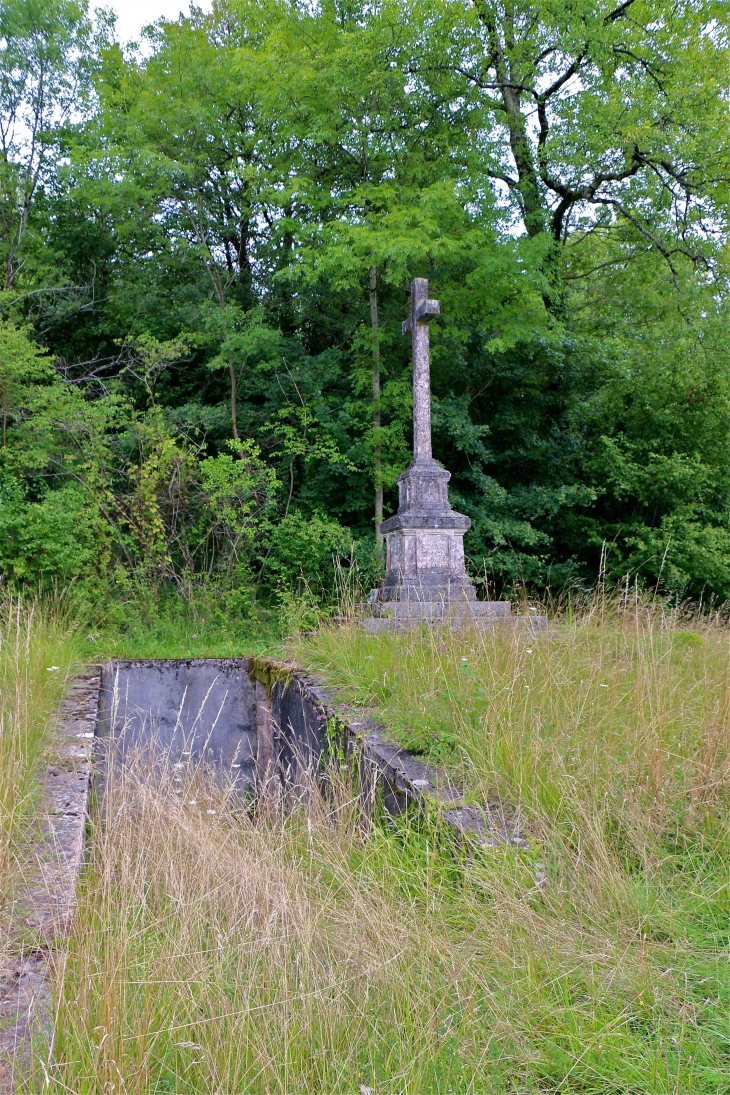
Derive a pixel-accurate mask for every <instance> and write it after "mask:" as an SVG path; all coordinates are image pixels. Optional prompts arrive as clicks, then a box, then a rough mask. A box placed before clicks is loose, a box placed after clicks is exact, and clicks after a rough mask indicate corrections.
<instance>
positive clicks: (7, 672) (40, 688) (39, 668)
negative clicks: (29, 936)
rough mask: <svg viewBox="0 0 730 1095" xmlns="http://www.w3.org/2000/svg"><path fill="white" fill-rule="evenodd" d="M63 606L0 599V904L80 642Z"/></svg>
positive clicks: (28, 819)
mask: <svg viewBox="0 0 730 1095" xmlns="http://www.w3.org/2000/svg"><path fill="white" fill-rule="evenodd" d="M70 619H71V618H70V613H69V612H68V611H67V608H66V606H65V605H64V603H63V602H62V601H59V600H55V601H51V600H46V601H38V600H34V599H32V598H27V599H24V598H21V597H13V596H10V595H6V596H5V597H4V598H3V599H2V600H0V900H1V899H2V897H3V895H4V893H5V892H6V890H7V887H8V886H9V884H10V881H11V878H12V875H13V864H14V859H15V854H16V851H17V848H18V841H19V839H20V838H22V836H23V834H24V831H25V828H26V826H27V825H28V824H29V823H30V821H31V818H32V813H33V810H32V808H33V804H34V802H35V798H36V793H37V791H38V787H39V783H40V780H41V778H42V775H43V772H42V770H41V760H42V757H43V754H44V750H45V749H46V746H47V745H48V742H49V737H48V730H49V720H50V718H51V716H52V715H53V714H54V712H55V711H56V710H57V708H58V705H59V703H60V701H61V698H62V696H63V693H64V691H65V688H66V684H67V680H68V676H69V673H70V672H71V669H72V666H73V664H74V661H75V659H76V658H77V657H78V655H79V650H80V640H79V637H78V635H77V632H76V629H75V628H74V627H73V626H72V625H71V622H70Z"/></svg>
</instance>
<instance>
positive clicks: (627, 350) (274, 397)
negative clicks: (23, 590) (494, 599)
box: [0, 0, 730, 608]
mask: <svg viewBox="0 0 730 1095" xmlns="http://www.w3.org/2000/svg"><path fill="white" fill-rule="evenodd" d="M145 35H146V39H145V49H144V50H140V49H139V48H137V47H136V46H135V45H134V44H131V45H130V44H124V43H121V44H120V43H119V42H117V41H116V40H115V35H114V28H113V21H112V20H111V18H110V17H108V16H100V15H98V14H97V15H96V16H95V17H92V16H90V14H89V11H88V9H87V7H86V5H85V3H83V2H82V0H52V2H50V0H43V2H40V0H38V3H36V2H35V0H33V2H31V0H0V251H2V256H1V258H2V270H3V279H4V291H3V293H2V295H1V296H0V303H1V304H2V326H1V327H0V399H1V400H2V407H1V408H0V409H1V410H2V415H3V420H2V431H3V432H2V448H1V449H0V528H2V530H3V535H2V536H1V537H0V541H1V542H0V572H2V574H3V576H4V578H5V580H6V581H27V580H31V579H33V580H37V579H38V578H39V577H40V578H41V579H42V580H45V581H51V580H56V579H59V578H65V577H70V576H76V577H80V578H82V579H83V580H84V581H87V582H90V583H91V584H94V583H96V584H97V585H99V586H100V587H102V588H105V589H108V588H121V589H126V588H128V586H129V585H130V583H132V584H133V583H135V582H145V583H150V582H152V583H163V584H169V583H173V584H174V585H175V586H176V587H177V588H179V589H180V590H181V591H191V590H193V589H194V588H195V587H196V586H197V585H199V584H201V583H206V582H214V583H218V584H219V585H220V588H221V589H222V590H224V591H227V592H225V595H226V596H230V597H231V598H232V601H231V604H235V605H236V606H238V607H240V608H243V607H245V605H246V604H248V603H250V601H251V599H253V598H254V597H256V596H258V595H260V594H262V593H264V592H266V591H267V590H269V591H270V590H272V589H277V588H278V589H282V588H284V587H287V588H288V587H289V586H290V585H291V583H292V582H295V583H296V582H299V583H301V582H302V581H305V582H309V583H310V584H314V585H315V586H316V587H317V588H318V589H320V588H325V589H326V588H329V589H331V588H332V586H333V584H334V575H333V571H332V567H333V562H332V555H333V552H334V553H338V552H339V553H340V554H342V555H345V556H347V557H348V558H349V559H353V560H354V559H357V560H358V562H359V565H360V567H361V569H362V570H363V572H364V574H365V576H366V577H367V576H371V577H372V579H373V580H376V578H377V573H378V568H379V566H380V556H379V552H378V547H377V539H376V533H377V524H378V522H379V520H380V519H381V517H382V515H383V512H386V513H388V512H393V510H394V508H395V503H396V494H395V480H396V477H397V475H398V474H399V473H400V472H401V471H402V470H403V469H404V467H405V466H406V465H407V463H408V461H409V455H410V444H411V436H410V430H411V402H410V401H411V394H410V360H409V358H410V354H409V343H408V340H405V339H403V338H402V337H401V332H400V323H401V320H402V318H403V317H404V316H405V315H406V313H407V310H408V296H407V291H408V285H409V283H410V279H411V278H413V277H416V276H420V277H428V278H429V280H430V282H431V286H432V290H433V294H434V295H436V296H438V297H440V298H441V300H442V315H441V317H440V319H439V320H438V321H437V322H436V323H434V324H433V328H432V347H433V368H432V383H433V424H434V452H435V456H436V457H437V459H439V460H441V461H442V462H443V463H444V464H445V466H446V467H448V468H449V470H450V471H451V472H452V473H453V479H452V483H451V489H452V497H453V500H454V502H455V504H456V505H457V506H458V507H459V508H460V509H462V510H463V511H464V512H465V513H467V514H469V515H470V516H471V518H472V522H473V523H472V529H471V531H470V532H469V534H468V535H467V539H466V548H467V552H468V555H469V561H470V566H471V568H472V572H473V574H474V575H475V576H476V577H477V578H479V577H481V578H482V579H484V580H485V581H487V580H488V581H489V582H490V583H493V584H495V585H496V587H497V588H498V589H501V588H505V587H509V586H510V585H511V584H512V583H514V582H522V581H526V582H528V583H530V584H534V585H536V586H541V585H545V584H546V583H553V584H556V583H558V584H559V583H562V582H563V581H565V580H568V579H571V580H576V581H591V580H593V579H594V578H595V577H596V576H597V574H598V572H599V568H602V569H603V570H605V571H606V573H607V574H608V575H609V576H611V577H613V578H615V579H619V578H621V577H625V576H628V578H627V579H626V580H631V581H633V580H634V579H637V580H638V581H644V582H651V583H652V584H656V583H660V584H661V586H662V587H663V588H665V589H669V590H672V591H673V592H675V593H677V595H679V596H685V595H691V596H694V597H703V598H709V597H715V598H720V599H722V600H724V599H726V598H727V597H728V596H730V475H729V471H730V469H729V466H728V455H729V452H730V396H729V392H728V378H729V369H730V354H729V350H728V339H727V334H726V332H727V329H728V223H727V216H728V198H729V193H728V180H730V142H729V139H728V93H729V92H730V61H729V59H730V51H729V50H728V12H727V7H726V5H724V4H719V3H715V2H712V0H710V2H706V0H680V2H672V3H669V2H668V0H625V2H623V3H608V2H604V0H549V2H548V0H518V2H516V3H511V2H509V3H507V2H504V0H497V2H492V0H476V2H467V0H437V2H436V3H429V4H428V5H426V4H424V3H423V2H422V0H384V2H383V3H377V4H361V3H359V2H355V3H351V2H347V3H336V2H330V0H328V2H326V3H322V4H319V5H316V4H315V5H313V4H303V3H297V2H294V0H265V2H253V0H216V2H215V3H214V5H213V11H212V12H211V13H209V14H208V13H203V12H201V11H200V10H198V9H195V8H194V7H193V8H192V9H191V13H190V14H189V15H188V16H187V17H183V16H181V17H180V18H179V19H178V20H177V21H174V22H171V21H165V20H161V21H159V22H158V23H157V24H155V25H153V26H151V27H149V28H147V30H146V31H145ZM61 514H62V515H63V519H61V517H60V516H59V515H61ZM242 591H243V592H242Z"/></svg>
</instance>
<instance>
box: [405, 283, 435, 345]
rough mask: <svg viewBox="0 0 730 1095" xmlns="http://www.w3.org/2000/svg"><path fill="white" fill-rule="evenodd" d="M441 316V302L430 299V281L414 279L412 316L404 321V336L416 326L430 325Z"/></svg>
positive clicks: (412, 284)
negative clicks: (435, 318) (436, 317)
mask: <svg viewBox="0 0 730 1095" xmlns="http://www.w3.org/2000/svg"><path fill="white" fill-rule="evenodd" d="M440 314H441V301H440V300H429V299H428V279H427V278H414V279H413V281H412V282H411V314H410V315H409V317H408V319H404V320H403V325H402V330H403V334H404V335H407V334H408V332H409V331H412V330H413V328H414V324H418V323H423V324H428V323H430V322H431V320H432V319H433V317H434V316H438V315H440Z"/></svg>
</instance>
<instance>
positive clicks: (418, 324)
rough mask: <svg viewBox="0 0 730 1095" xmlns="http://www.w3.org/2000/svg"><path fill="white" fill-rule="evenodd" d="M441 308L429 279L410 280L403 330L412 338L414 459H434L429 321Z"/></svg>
mask: <svg viewBox="0 0 730 1095" xmlns="http://www.w3.org/2000/svg"><path fill="white" fill-rule="evenodd" d="M440 312H441V303H440V301H438V300H429V299H428V280H427V279H426V278H414V279H413V281H412V282H411V314H410V315H409V317H408V319H407V320H405V321H404V323H403V334H404V335H405V334H407V333H408V331H410V332H411V334H412V338H413V459H414V461H416V460H430V459H431V375H430V371H431V366H430V361H429V346H428V342H429V339H428V325H429V323H430V322H431V320H432V319H433V317H434V316H437V315H439V314H440Z"/></svg>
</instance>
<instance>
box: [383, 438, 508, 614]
mask: <svg viewBox="0 0 730 1095" xmlns="http://www.w3.org/2000/svg"><path fill="white" fill-rule="evenodd" d="M450 478H451V476H450V474H449V472H447V471H446V470H445V469H444V468H442V467H440V466H439V465H438V464H437V463H436V461H435V460H433V459H432V458H431V457H421V458H417V459H416V460H414V461H413V463H412V464H411V465H410V467H409V468H407V469H406V471H404V472H403V474H402V475H401V476H400V477H399V479H398V489H399V492H400V504H399V506H398V512H397V514H396V515H395V517H390V518H388V520H387V521H383V523H382V525H381V526H380V527H381V531H382V532H383V535H384V537H385V542H386V548H387V560H386V573H385V582H384V583H383V587H382V589H380V590H373V593H371V597H370V605H371V611H372V613H373V616H374V617H376V618H377V617H381V618H390V619H392V618H395V619H398V620H403V621H404V622H405V621H406V620H413V621H416V620H428V619H432V620H436V619H442V618H444V617H446V616H449V617H453V616H457V617H461V616H464V615H467V616H475V617H484V616H489V617H504V616H508V615H509V613H510V604H509V602H508V601H477V599H476V591H475V589H474V586H473V585H472V583H471V582H470V580H469V577H468V575H467V573H466V568H465V565H464V533H465V532H466V531H467V529H468V528H469V526H470V525H471V521H470V520H469V518H468V517H466V516H464V514H463V513H457V512H456V511H455V510H453V509H452V508H451V506H450V504H449V496H448V482H449V479H450Z"/></svg>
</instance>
